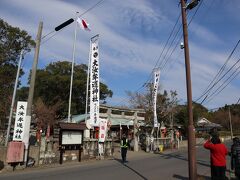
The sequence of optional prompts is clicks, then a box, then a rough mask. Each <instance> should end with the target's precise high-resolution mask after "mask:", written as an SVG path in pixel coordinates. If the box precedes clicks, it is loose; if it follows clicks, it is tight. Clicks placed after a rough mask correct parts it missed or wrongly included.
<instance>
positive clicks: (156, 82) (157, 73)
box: [153, 69, 160, 127]
mask: <svg viewBox="0 0 240 180" xmlns="http://www.w3.org/2000/svg"><path fill="white" fill-rule="evenodd" d="M159 79H160V69H156V70H155V71H154V84H153V113H154V114H153V115H154V117H153V124H154V127H158V120H157V93H158V85H159Z"/></svg>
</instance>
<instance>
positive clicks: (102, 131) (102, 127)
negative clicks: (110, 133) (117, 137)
mask: <svg viewBox="0 0 240 180" xmlns="http://www.w3.org/2000/svg"><path fill="white" fill-rule="evenodd" d="M106 132H107V119H100V122H99V138H98V142H104V141H105V138H106V134H107V133H106Z"/></svg>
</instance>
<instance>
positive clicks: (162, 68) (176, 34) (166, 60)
mask: <svg viewBox="0 0 240 180" xmlns="http://www.w3.org/2000/svg"><path fill="white" fill-rule="evenodd" d="M201 5H202V2H201V3H200V4H199V6H198V7H197V9H196V11H195V13H194V14H193V16H192V17H191V20H190V21H189V23H188V26H189V25H190V24H191V22H192V20H193V19H194V17H195V15H196V13H197V12H198V10H199V8H200V6H201ZM180 17H181V13H180V14H179V16H178V18H177V20H176V22H175V24H174V26H173V29H172V30H171V33H170V34H169V37H168V39H167V41H166V43H165V45H164V47H163V49H162V51H161V53H160V55H159V57H158V59H157V61H156V63H155V66H154V68H153V69H155V68H156V67H158V68H160V69H161V70H162V71H163V70H164V68H165V66H166V64H167V62H168V61H169V59H170V57H171V56H172V54H173V53H174V51H175V50H176V48H177V46H178V44H179V42H180V41H181V39H182V37H181V36H180V38H179V40H178V41H177V43H176V44H175V46H174V48H173V50H172V51H171V53H170V55H169V56H168V58H167V59H166V57H167V54H168V52H169V50H170V48H171V46H172V45H173V42H174V41H175V39H176V37H177V36H178V34H179V32H180V29H181V24H180V25H179V27H178V30H177V32H176V33H175V34H174V37H173V39H172V41H171V43H170V45H169V47H168V49H167V51H166V53H165V55H164V57H163V59H162V61H161V62H160V59H161V57H162V55H163V52H164V51H165V49H166V47H167V45H168V43H169V41H170V39H171V36H172V35H173V33H174V30H175V28H176V26H177V24H178V22H179V19H180ZM164 60H165V61H164ZM159 62H160V63H159ZM163 63H164V64H163ZM158 64H159V65H158ZM152 73H153V70H152V72H151V73H150V74H149V77H148V78H147V80H146V81H145V83H144V84H143V86H142V87H140V88H139V89H138V90H140V89H142V88H143V87H145V85H146V84H149V82H150V81H151V76H152ZM138 90H137V91H136V92H138ZM125 99H127V98H125ZM121 102H124V100H123V101H121Z"/></svg>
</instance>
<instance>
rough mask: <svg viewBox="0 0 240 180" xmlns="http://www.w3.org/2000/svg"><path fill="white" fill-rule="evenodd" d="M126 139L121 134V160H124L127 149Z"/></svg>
mask: <svg viewBox="0 0 240 180" xmlns="http://www.w3.org/2000/svg"><path fill="white" fill-rule="evenodd" d="M128 144H129V143H128V139H127V138H126V135H125V134H123V136H122V139H121V155H122V162H123V163H125V162H126V157H127V149H128Z"/></svg>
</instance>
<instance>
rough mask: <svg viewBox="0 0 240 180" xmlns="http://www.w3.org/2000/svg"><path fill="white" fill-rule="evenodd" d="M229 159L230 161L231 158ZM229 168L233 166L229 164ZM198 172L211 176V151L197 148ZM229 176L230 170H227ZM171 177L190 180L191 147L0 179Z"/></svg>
mask: <svg viewBox="0 0 240 180" xmlns="http://www.w3.org/2000/svg"><path fill="white" fill-rule="evenodd" d="M228 162H229V161H228ZM228 168H229V166H228ZM197 171H198V174H199V175H201V176H203V177H204V179H210V167H209V151H208V150H205V149H204V148H202V147H201V146H200V147H197ZM227 175H228V176H229V173H227ZM2 179H4V180H75V179H78V180H79V179H82V180H96V179H99V180H104V179H105V180H128V179H131V180H142V179H143V180H155V179H156V180H159V179H163V180H167V179H180V180H185V179H188V161H187V149H181V150H179V151H175V150H174V151H171V150H170V151H166V152H164V153H163V154H152V153H145V152H137V153H136V152H128V163H126V164H125V165H124V164H122V163H121V161H120V154H119V153H117V154H116V155H115V158H113V159H110V160H109V159H108V160H101V161H90V162H80V163H70V164H67V163H65V164H63V165H56V166H49V167H44V168H27V169H25V170H17V171H14V172H7V173H2V174H0V180H2Z"/></svg>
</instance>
